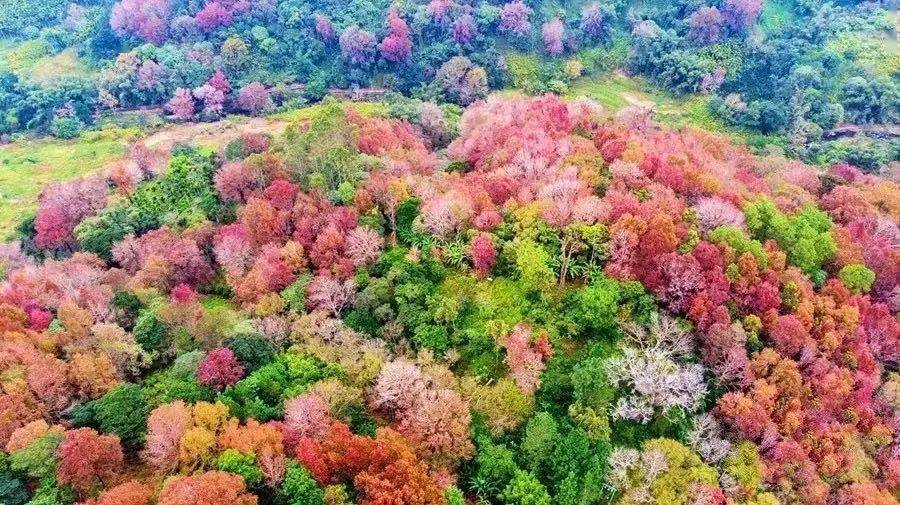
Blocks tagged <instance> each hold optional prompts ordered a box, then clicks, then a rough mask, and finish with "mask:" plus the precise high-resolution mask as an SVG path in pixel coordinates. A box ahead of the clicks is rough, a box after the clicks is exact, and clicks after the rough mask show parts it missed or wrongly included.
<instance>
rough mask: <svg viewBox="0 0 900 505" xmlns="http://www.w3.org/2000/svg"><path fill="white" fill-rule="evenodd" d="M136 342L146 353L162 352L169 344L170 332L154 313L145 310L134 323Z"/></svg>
mask: <svg viewBox="0 0 900 505" xmlns="http://www.w3.org/2000/svg"><path fill="white" fill-rule="evenodd" d="M134 340H135V341H136V342H137V343H138V345H140V346H141V347H142V348H143V349H144V350H145V351H148V352H160V351H162V350H164V349H165V348H166V347H167V346H168V344H169V337H168V330H166V327H165V326H164V325H163V324H162V322H161V321H160V320H159V319H158V318H157V317H156V313H155V312H154V311H152V310H149V309H145V310H142V311H140V313H139V315H138V317H137V319H136V320H135V322H134Z"/></svg>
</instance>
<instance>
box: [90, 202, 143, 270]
mask: <svg viewBox="0 0 900 505" xmlns="http://www.w3.org/2000/svg"><path fill="white" fill-rule="evenodd" d="M130 210H131V209H129V208H128V207H126V206H124V205H111V206H109V207H107V208H105V209H103V210H102V211H100V212H99V213H98V214H97V215H95V216H91V217H88V218H87V219H85V220H83V221H81V222H80V223H79V224H78V226H76V227H75V237H76V238H77V239H78V245H79V246H80V247H81V249H83V250H84V251H87V252H92V253H94V254H96V255H97V256H100V257H101V258H103V259H105V260H107V261H109V260H112V253H111V252H110V251H111V250H112V247H113V245H114V244H115V243H116V242H119V241H120V240H122V239H123V238H125V237H126V236H127V235H129V234H131V233H134V232H135V231H137V230H136V229H135V228H134V223H133V221H134V219H133V217H132V215H131V213H130V212H129V211H130Z"/></svg>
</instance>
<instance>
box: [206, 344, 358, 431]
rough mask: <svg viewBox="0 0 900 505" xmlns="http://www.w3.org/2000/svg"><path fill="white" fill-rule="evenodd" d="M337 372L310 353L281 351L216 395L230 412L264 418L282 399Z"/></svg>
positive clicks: (268, 417) (280, 405) (272, 416)
mask: <svg viewBox="0 0 900 505" xmlns="http://www.w3.org/2000/svg"><path fill="white" fill-rule="evenodd" d="M339 373H340V371H339V370H338V369H337V368H336V367H335V366H334V365H326V364H324V363H322V362H320V361H319V360H317V359H316V358H313V357H311V356H307V355H304V354H297V353H283V354H279V355H278V356H276V358H275V360H274V361H272V362H271V363H268V364H266V365H264V366H262V367H261V368H259V369H257V370H256V371H254V372H253V373H251V374H250V375H248V376H246V377H244V378H243V379H241V380H240V381H239V382H238V383H237V384H235V385H234V386H230V387H228V388H227V389H226V390H225V391H224V392H223V393H222V394H221V396H220V399H221V400H222V401H223V402H224V403H225V405H227V406H228V408H229V410H231V413H232V415H235V416H237V417H240V418H241V419H247V418H250V417H252V418H254V419H256V420H258V421H260V422H265V421H269V420H271V419H275V418H276V417H278V416H280V415H281V414H282V410H283V406H284V401H285V400H287V399H289V398H293V397H295V396H297V395H299V394H301V393H303V392H304V391H306V390H307V389H309V387H310V386H312V385H313V384H314V383H315V382H317V381H319V380H322V379H325V378H328V377H335V376H337V375H339Z"/></svg>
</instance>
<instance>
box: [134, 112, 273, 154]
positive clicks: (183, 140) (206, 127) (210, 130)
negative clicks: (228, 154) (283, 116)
mask: <svg viewBox="0 0 900 505" xmlns="http://www.w3.org/2000/svg"><path fill="white" fill-rule="evenodd" d="M287 125H288V122H287V121H282V120H274V119H267V118H258V117H254V118H243V119H222V120H219V121H216V122H214V123H184V124H178V125H174V126H170V127H167V128H165V129H163V130H160V131H158V132H156V133H153V134H152V135H150V136H148V137H147V138H146V139H145V140H144V144H146V145H147V147H150V148H155V149H163V150H168V149H171V148H172V146H173V145H175V144H193V145H216V146H219V145H221V146H224V145H225V144H227V143H228V142H230V141H232V140H234V139H235V138H237V137H238V136H240V135H242V134H245V133H263V134H270V135H278V134H279V133H281V132H283V131H284V129H285V128H287Z"/></svg>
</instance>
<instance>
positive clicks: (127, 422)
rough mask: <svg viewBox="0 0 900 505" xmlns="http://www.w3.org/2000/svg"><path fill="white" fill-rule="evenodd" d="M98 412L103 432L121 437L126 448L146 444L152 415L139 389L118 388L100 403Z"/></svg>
mask: <svg viewBox="0 0 900 505" xmlns="http://www.w3.org/2000/svg"><path fill="white" fill-rule="evenodd" d="M94 409H95V412H94V419H95V420H96V423H97V427H98V428H99V429H100V431H101V432H103V433H108V434H115V435H118V436H119V439H120V440H121V441H122V445H123V446H125V447H137V446H139V445H140V444H142V443H143V442H144V437H145V436H146V434H147V416H148V415H149V413H150V411H149V409H148V407H147V403H146V402H145V401H144V397H143V394H142V392H141V388H140V387H139V386H137V385H135V384H123V385H121V386H117V387H116V388H114V389H113V390H111V391H110V392H108V393H106V394H105V395H103V396H102V397H100V398H99V399H98V400H96V402H95V406H94Z"/></svg>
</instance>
